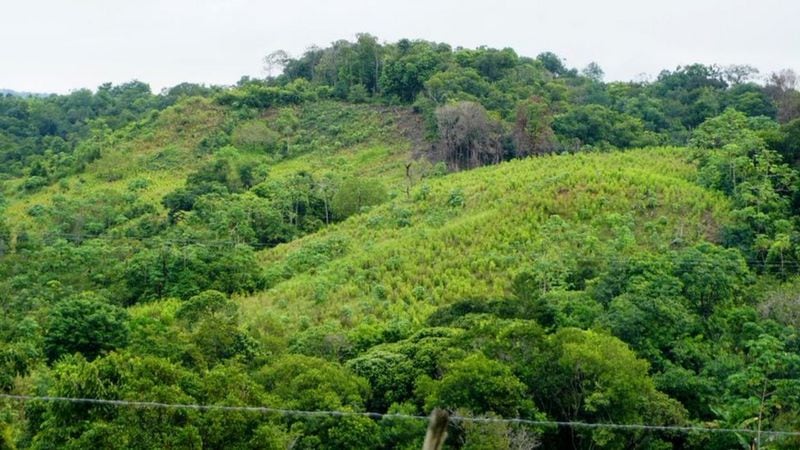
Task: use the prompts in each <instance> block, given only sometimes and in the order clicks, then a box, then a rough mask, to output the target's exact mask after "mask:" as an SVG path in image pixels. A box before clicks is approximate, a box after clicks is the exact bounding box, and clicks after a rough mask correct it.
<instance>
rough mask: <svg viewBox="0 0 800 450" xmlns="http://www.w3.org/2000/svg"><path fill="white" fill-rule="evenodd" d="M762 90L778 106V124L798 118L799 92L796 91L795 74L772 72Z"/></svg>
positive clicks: (789, 71) (785, 70)
mask: <svg viewBox="0 0 800 450" xmlns="http://www.w3.org/2000/svg"><path fill="white" fill-rule="evenodd" d="M764 89H765V91H766V92H767V93H768V94H769V95H770V97H772V99H773V101H775V104H776V105H777V106H778V122H780V123H786V122H789V121H791V120H792V119H795V118H798V117H800V92H798V91H797V74H796V73H795V72H794V71H793V70H791V69H784V70H781V71H778V72H773V73H772V74H770V76H769V79H768V81H767V85H766V86H765V88H764Z"/></svg>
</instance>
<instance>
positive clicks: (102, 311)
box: [44, 294, 128, 361]
mask: <svg viewBox="0 0 800 450" xmlns="http://www.w3.org/2000/svg"><path fill="white" fill-rule="evenodd" d="M127 321H128V314H127V312H126V311H125V310H124V309H121V308H119V307H117V306H114V305H111V304H109V303H108V302H107V301H106V300H104V299H102V298H98V297H97V296H93V295H90V294H87V295H82V296H78V297H75V298H70V299H66V300H63V301H61V302H59V303H58V304H56V305H55V307H54V308H53V310H52V311H51V312H50V317H49V320H48V326H47V330H46V331H45V334H44V348H45V353H46V354H47V357H48V359H50V360H51V361H54V360H56V359H58V358H59V357H61V356H63V355H71V354H73V353H76V352H77V353H80V354H82V355H83V356H84V357H86V358H87V359H90V360H92V359H94V358H96V357H97V356H99V355H101V354H102V353H105V352H108V351H110V350H114V349H116V348H121V347H124V346H125V345H126V344H127V342H128V324H127Z"/></svg>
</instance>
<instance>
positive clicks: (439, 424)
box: [422, 408, 450, 450]
mask: <svg viewBox="0 0 800 450" xmlns="http://www.w3.org/2000/svg"><path fill="white" fill-rule="evenodd" d="M449 419H450V415H449V414H448V413H447V411H445V410H443V409H439V408H436V409H434V410H433V412H431V421H430V423H429V424H428V432H427V433H425V443H424V444H422V450H440V449H441V448H442V445H444V440H445V439H446V438H447V423H448V421H449Z"/></svg>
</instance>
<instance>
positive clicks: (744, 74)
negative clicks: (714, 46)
mask: <svg viewBox="0 0 800 450" xmlns="http://www.w3.org/2000/svg"><path fill="white" fill-rule="evenodd" d="M722 73H723V75H724V76H725V80H726V81H727V82H728V83H729V84H732V85H737V84H742V83H746V82H748V81H750V80H752V79H753V78H755V77H756V75H758V69H757V68H755V67H753V66H750V65H747V64H732V65H730V66H727V67H725V68H724V69H722Z"/></svg>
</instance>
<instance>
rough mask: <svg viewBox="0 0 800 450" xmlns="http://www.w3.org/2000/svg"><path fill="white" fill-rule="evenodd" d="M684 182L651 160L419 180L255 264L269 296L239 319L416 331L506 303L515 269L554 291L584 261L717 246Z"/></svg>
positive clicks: (707, 200) (678, 170)
mask: <svg viewBox="0 0 800 450" xmlns="http://www.w3.org/2000/svg"><path fill="white" fill-rule="evenodd" d="M694 176H695V169H694V168H693V166H692V165H690V164H689V163H687V162H686V153H685V152H684V151H682V150H681V149H676V148H659V149H644V150H636V151H629V152H613V153H596V154H587V153H584V154H579V155H562V156H550V157H542V158H532V159H526V160H518V161H512V162H508V163H504V164H501V165H498V166H493V167H486V168H482V169H478V170H473V171H469V172H462V173H456V174H451V175H447V176H442V177H439V178H429V179H425V180H423V181H421V182H420V183H418V184H417V185H416V186H415V187H414V188H413V190H412V191H411V193H410V195H409V196H406V195H404V194H400V195H397V196H395V198H394V199H392V200H391V201H389V202H388V203H387V204H384V205H382V206H380V207H378V208H375V209H374V210H372V211H370V212H368V213H366V214H361V215H358V216H355V217H352V218H351V219H349V220H347V221H345V222H343V223H341V224H338V225H334V226H331V227H328V228H326V229H323V230H322V231H319V232H317V233H315V234H313V235H309V236H306V237H305V238H302V239H299V240H297V241H294V242H291V243H289V244H285V245H281V246H278V247H276V248H274V249H270V250H266V251H264V252H262V253H261V255H260V260H261V262H262V264H263V266H264V268H265V270H266V273H267V278H268V283H269V286H270V288H269V289H268V290H266V291H265V292H263V293H260V294H256V295H252V296H245V297H243V298H241V300H240V301H241V304H242V307H243V310H244V317H246V318H248V319H247V320H248V321H249V322H250V323H251V324H252V325H258V324H259V323H264V324H274V323H276V321H278V322H283V323H289V324H290V325H289V327H290V328H294V327H295V326H308V325H311V324H315V323H321V322H325V321H327V320H331V319H332V320H334V321H338V322H340V323H341V324H343V325H345V326H350V325H353V324H355V323H377V322H381V321H389V320H400V321H411V322H413V323H419V322H420V321H421V320H423V319H424V318H425V317H426V316H427V315H428V314H429V313H430V312H431V311H433V310H434V309H435V308H436V307H437V306H441V305H444V304H449V303H452V302H454V301H456V300H459V299H463V298H466V297H478V298H480V297H484V298H492V297H499V296H503V295H506V294H508V293H509V292H510V290H511V289H512V283H513V279H514V276H515V275H516V274H517V273H519V272H520V271H521V270H523V269H528V268H531V267H537V268H538V269H537V270H540V271H541V272H542V273H543V274H544V275H543V276H544V278H545V279H547V277H549V276H550V275H548V274H550V273H552V274H554V275H553V277H554V279H556V278H559V275H558V273H560V272H564V273H566V272H570V271H572V272H577V271H578V265H580V264H582V263H583V262H586V261H594V262H595V263H597V264H600V265H603V264H606V263H607V262H608V260H609V259H610V258H613V257H624V256H625V255H626V254H633V253H636V252H638V251H641V250H642V249H644V250H652V251H664V250H669V249H671V248H678V247H681V246H683V245H686V244H691V243H695V242H697V241H701V240H711V241H714V240H715V239H716V233H717V230H718V226H719V224H720V222H722V221H724V220H725V217H726V204H727V203H726V201H725V199H724V198H722V196H720V195H717V194H715V193H712V192H709V191H707V190H704V189H702V188H700V187H698V186H697V185H696V184H695V183H694V182H693V178H694ZM565 277H566V278H567V279H568V278H570V277H569V274H566V275H564V276H561V278H562V279H563V278H565ZM573 278H574V277H573ZM557 281H558V280H556V282H557ZM567 282H570V281H567ZM545 288H546V287H545Z"/></svg>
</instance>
